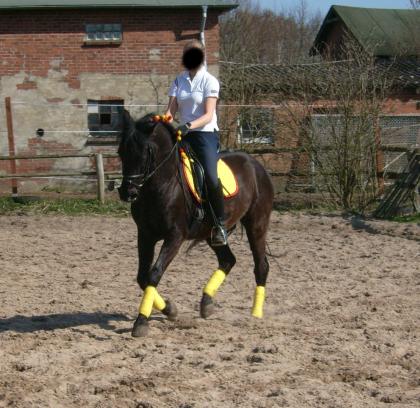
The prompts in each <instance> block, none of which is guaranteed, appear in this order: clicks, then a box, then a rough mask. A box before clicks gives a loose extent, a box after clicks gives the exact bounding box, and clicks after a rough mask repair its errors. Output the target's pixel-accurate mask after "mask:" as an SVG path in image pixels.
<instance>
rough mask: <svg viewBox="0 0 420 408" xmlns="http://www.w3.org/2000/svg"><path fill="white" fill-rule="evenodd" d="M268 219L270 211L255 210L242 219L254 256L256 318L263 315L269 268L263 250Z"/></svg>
mask: <svg viewBox="0 0 420 408" xmlns="http://www.w3.org/2000/svg"><path fill="white" fill-rule="evenodd" d="M269 220H270V212H268V213H266V214H264V213H263V214H261V213H258V214H257V212H256V211H255V210H254V213H252V212H251V213H250V214H247V215H246V216H245V217H244V218H243V219H242V224H243V226H244V227H245V230H246V234H247V237H248V241H249V245H250V247H251V251H252V256H253V258H254V274H255V281H256V284H257V287H256V288H255V294H254V304H253V306H252V316H254V317H258V318H262V317H263V306H264V300H265V284H266V282H267V275H268V270H269V264H268V260H267V257H266V252H265V249H266V237H267V231H268V224H269Z"/></svg>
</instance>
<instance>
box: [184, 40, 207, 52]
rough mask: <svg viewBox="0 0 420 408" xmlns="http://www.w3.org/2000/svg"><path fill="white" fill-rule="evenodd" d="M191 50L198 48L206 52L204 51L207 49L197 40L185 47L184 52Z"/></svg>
mask: <svg viewBox="0 0 420 408" xmlns="http://www.w3.org/2000/svg"><path fill="white" fill-rule="evenodd" d="M191 48H198V49H200V50H201V51H203V52H204V49H205V47H204V44H203V43H202V42H201V41H200V40H197V39H194V40H190V41H188V42H187V43H186V44H185V45H184V52H185V51H188V50H189V49H191Z"/></svg>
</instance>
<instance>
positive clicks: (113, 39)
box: [85, 24, 122, 45]
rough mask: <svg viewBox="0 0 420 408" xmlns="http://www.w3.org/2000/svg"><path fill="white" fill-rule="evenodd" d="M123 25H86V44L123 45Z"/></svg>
mask: <svg viewBox="0 0 420 408" xmlns="http://www.w3.org/2000/svg"><path fill="white" fill-rule="evenodd" d="M121 42H122V26H121V24H86V35H85V44H91V45H95V44H121Z"/></svg>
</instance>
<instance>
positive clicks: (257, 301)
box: [252, 286, 265, 319]
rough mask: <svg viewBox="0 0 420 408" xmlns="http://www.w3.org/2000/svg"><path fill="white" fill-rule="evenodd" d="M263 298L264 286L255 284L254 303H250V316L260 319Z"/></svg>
mask: <svg viewBox="0 0 420 408" xmlns="http://www.w3.org/2000/svg"><path fill="white" fill-rule="evenodd" d="M264 300H265V287H264V286H257V287H256V288H255V294H254V304H253V305H252V316H254V317H257V318H259V319H262V317H263V307H264Z"/></svg>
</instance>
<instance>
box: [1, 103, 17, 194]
mask: <svg viewBox="0 0 420 408" xmlns="http://www.w3.org/2000/svg"><path fill="white" fill-rule="evenodd" d="M4 102H5V106H6V122H7V139H8V142H9V156H15V155H16V151H15V135H14V133H13V118H12V104H11V101H10V96H7V97H6V98H5V99H4ZM10 173H11V174H12V175H13V174H16V160H15V159H13V160H10ZM11 184H12V196H17V194H18V188H17V179H14V178H12V180H11Z"/></svg>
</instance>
